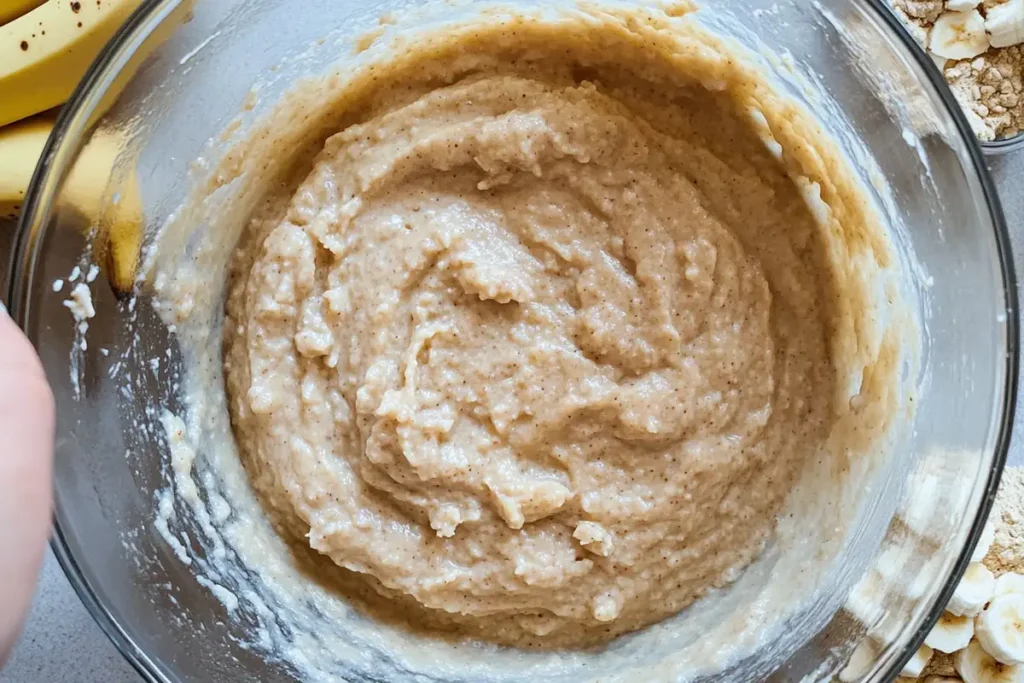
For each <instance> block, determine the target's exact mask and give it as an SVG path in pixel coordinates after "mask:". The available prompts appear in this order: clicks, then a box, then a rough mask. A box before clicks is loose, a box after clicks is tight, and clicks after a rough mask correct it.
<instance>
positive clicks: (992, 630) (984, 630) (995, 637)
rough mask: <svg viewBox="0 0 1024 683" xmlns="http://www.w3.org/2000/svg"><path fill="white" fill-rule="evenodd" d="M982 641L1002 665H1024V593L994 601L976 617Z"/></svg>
mask: <svg viewBox="0 0 1024 683" xmlns="http://www.w3.org/2000/svg"><path fill="white" fill-rule="evenodd" d="M974 626H975V630H976V632H977V636H978V642H979V643H980V644H981V647H982V648H984V650H985V652H987V653H988V654H990V655H992V657H993V659H995V660H996V661H997V662H1000V663H1001V664H1024V595H1018V594H1015V593H1011V594H1009V595H1001V596H999V597H998V598H995V599H994V600H992V602H991V603H990V604H989V606H988V607H987V608H986V609H985V611H984V612H982V613H981V614H979V615H978V618H977V619H976V620H975V624H974Z"/></svg>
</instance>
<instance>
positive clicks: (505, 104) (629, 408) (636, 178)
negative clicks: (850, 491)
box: [224, 13, 895, 647]
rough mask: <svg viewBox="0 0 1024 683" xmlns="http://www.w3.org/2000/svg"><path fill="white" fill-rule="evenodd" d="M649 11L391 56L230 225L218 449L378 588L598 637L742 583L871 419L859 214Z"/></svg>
mask: <svg viewBox="0 0 1024 683" xmlns="http://www.w3.org/2000/svg"><path fill="white" fill-rule="evenodd" d="M652 21H653V23H650V22H652ZM666 21H668V19H666ZM661 28H662V27H659V26H657V21H654V20H651V19H649V20H648V23H647V24H644V25H639V24H637V23H636V22H635V21H633V20H631V19H630V16H629V15H628V14H627V15H623V16H618V15H613V14H606V15H604V14H600V13H598V14H594V15H586V16H583V15H581V16H576V17H573V16H567V17H566V18H564V19H563V20H561V21H555V22H543V21H537V20H533V19H530V18H526V17H520V18H518V19H517V18H512V17H509V18H507V19H505V20H502V21H494V22H492V23H490V24H483V23H482V24H480V25H479V26H477V27H475V28H472V29H463V30H457V31H451V32H449V33H446V34H444V35H442V36H438V37H435V38H433V39H431V40H424V41H420V42H418V43H417V44H416V45H414V46H407V47H406V48H405V51H404V52H403V53H402V54H401V55H398V56H396V57H395V58H394V59H393V60H392V61H390V62H387V63H382V64H378V65H376V66H374V67H373V68H371V69H370V70H369V71H368V72H367V73H366V74H365V75H364V77H362V78H359V79H355V80H353V81H352V82H350V83H342V84H339V86H338V87H339V88H342V92H341V94H338V93H335V94H334V101H333V104H332V106H334V107H336V108H337V111H336V113H335V115H334V117H335V119H336V122H337V126H336V128H335V129H334V130H336V131H338V132H337V133H336V134H334V135H332V136H331V137H329V138H327V139H326V142H322V143H321V144H322V149H320V151H319V152H318V153H317V154H316V157H315V160H314V161H313V163H312V166H310V165H309V164H308V163H307V164H305V165H303V164H301V163H300V164H297V167H298V168H299V169H300V170H299V172H298V175H297V176H295V178H294V179H292V180H288V179H287V178H286V179H285V180H283V181H282V182H280V183H277V184H276V185H274V187H275V188H276V189H274V190H273V191H270V192H268V193H267V194H266V196H265V197H263V200H262V203H261V207H262V208H260V209H259V210H258V211H257V212H256V214H255V217H254V218H252V220H251V222H250V224H249V226H248V228H247V229H246V231H245V232H244V234H243V236H242V239H241V242H240V246H239V249H238V251H237V252H236V255H235V257H234V264H233V267H232V270H233V275H232V281H231V282H232V284H231V288H230V292H229V296H228V303H227V320H226V322H225V325H224V330H225V347H224V348H225V360H224V362H225V376H226V382H227V389H228V397H229V405H230V410H231V413H232V420H233V426H234V430H235V435H236V439H237V442H238V447H239V451H240V454H241V457H242V459H243V462H244V463H245V465H246V469H247V471H248V474H249V477H250V480H251V482H252V484H253V486H254V488H255V489H256V491H257V493H258V494H259V495H260V498H261V500H262V501H263V504H264V506H265V508H266V510H267V511H268V513H269V514H270V516H271V518H272V519H273V521H274V523H275V525H276V526H277V527H278V528H279V529H280V530H281V531H283V532H284V533H285V534H286V535H287V536H289V537H290V538H292V539H295V540H296V541H297V542H299V543H303V544H308V546H309V547H310V548H312V549H313V550H315V551H316V552H317V553H320V554H322V555H323V556H326V557H327V558H330V560H332V561H333V563H334V564H335V565H336V568H335V569H336V571H337V572H339V573H340V574H342V575H344V576H345V577H346V581H347V582H348V585H353V586H356V588H354V589H353V591H354V592H357V593H361V594H363V595H364V596H365V595H367V594H369V595H371V596H373V597H371V598H370V599H369V602H370V603H371V604H372V603H375V602H377V603H382V604H389V603H390V604H399V605H401V606H402V610H403V612H404V614H405V616H406V617H407V618H408V619H410V620H411V621H412V622H414V623H417V624H422V625H427V626H431V627H436V628H443V629H447V630H455V631H457V632H459V633H465V634H469V635H471V636H475V637H481V638H485V639H490V640H493V641H496V642H499V643H504V644H511V645H516V646H524V647H538V646H539V647H554V646H585V645H591V644H595V643H599V642H603V641H606V640H608V639H610V638H612V637H614V636H616V635H618V634H621V633H624V632H627V631H631V630H634V629H638V628H640V627H643V626H645V625H648V624H651V623H653V622H656V621H659V620H661V619H663V618H665V617H667V616H669V615H671V614H673V613H675V612H677V611H679V610H680V609H682V608H684V607H686V606H687V605H688V604H690V603H691V602H693V601H694V600H695V599H697V598H699V597H700V596H702V595H703V594H705V593H706V592H707V591H709V590H710V589H713V588H715V587H720V586H723V585H725V584H728V583H730V582H731V581H734V580H735V579H736V578H737V577H738V576H739V574H740V572H741V570H742V569H743V568H744V567H745V566H747V565H748V564H749V563H750V562H751V561H752V560H753V559H754V558H756V556H757V555H758V554H759V553H760V552H761V551H762V549H763V548H764V546H765V544H766V542H767V541H768V540H769V538H770V536H771V535H772V533H773V530H774V529H775V526H776V519H777V515H778V514H780V511H782V510H783V505H784V503H785V502H786V500H787V497H788V495H789V494H790V492H791V489H792V488H793V486H794V482H795V481H796V480H797V478H798V477H799V475H800V473H801V472H802V471H803V470H804V468H806V467H808V466H810V465H811V464H813V463H818V465H820V464H821V461H822V459H831V460H832V461H833V463H832V464H829V465H828V466H827V467H826V469H829V470H836V471H842V470H844V469H845V468H846V467H847V461H846V458H847V457H848V456H849V455H850V454H852V453H854V452H856V451H858V449H863V448H864V447H865V446H869V445H870V444H872V443H874V441H875V440H876V439H877V438H878V437H879V435H881V434H883V433H884V431H885V429H886V427H887V426H888V423H889V420H890V417H891V414H892V410H893V404H892V403H891V399H892V392H893V391H894V388H893V387H894V377H895V373H892V372H889V370H890V369H891V368H890V365H891V361H892V357H891V354H889V353H888V352H887V351H886V350H885V349H886V348H888V347H886V346H885V345H882V347H881V348H882V350H880V347H879V344H878V341H877V339H874V341H869V337H870V335H868V334H866V333H865V330H866V329H867V328H866V327H864V326H863V321H862V318H861V316H863V315H864V314H865V311H866V310H867V309H868V307H869V303H868V302H872V301H874V300H875V299H876V295H875V294H874V293H872V292H871V291H869V285H868V282H871V283H872V285H877V284H878V281H877V280H874V281H873V282H872V281H871V279H870V278H871V276H870V274H868V275H867V276H863V273H862V272H860V271H858V270H857V269H855V268H853V267H851V265H850V263H851V260H852V259H853V258H854V257H856V258H858V259H862V260H863V259H864V258H865V256H867V257H868V258H869V260H871V263H872V264H873V265H874V264H877V265H878V266H879V267H881V268H884V267H887V266H888V265H889V263H888V260H889V257H890V254H889V251H888V244H887V242H886V240H885V238H884V234H883V232H882V230H881V229H880V228H879V227H878V226H876V225H874V224H872V222H871V220H870V219H869V218H868V217H867V214H866V213H864V207H863V206H862V200H861V197H860V195H858V194H857V193H856V192H855V191H854V185H853V182H852V180H850V179H847V178H846V177H845V176H844V169H843V168H842V167H841V166H839V163H840V162H838V161H837V160H836V159H834V158H832V157H831V156H830V154H829V153H828V150H827V148H826V147H823V146H821V145H820V144H818V143H819V142H820V136H821V134H820V133H819V132H818V131H817V130H815V129H814V127H813V125H812V124H811V123H810V122H809V120H807V119H802V118H800V117H798V116H795V115H794V114H793V110H790V109H787V107H786V105H785V104H783V102H782V101H781V100H778V99H777V98H775V97H774V95H772V94H771V93H770V91H768V90H767V89H766V88H765V86H764V83H763V80H762V75H761V74H758V73H756V72H755V71H753V70H751V69H750V68H748V67H746V66H743V65H742V64H741V63H740V62H739V61H737V60H734V59H732V58H731V56H730V55H729V54H728V53H727V52H722V51H719V50H716V49H714V48H715V44H714V43H713V42H711V40H710V39H709V38H704V37H702V36H701V34H699V33H694V34H693V35H686V34H680V33H679V32H678V31H675V32H671V31H663V30H661ZM322 139H323V138H321V140H322ZM280 153H281V154H282V155H286V154H288V153H290V150H280ZM310 169H311V170H310ZM863 272H867V271H863ZM858 325H861V327H860V328H859V330H858ZM889 351H892V349H889ZM855 366H857V367H859V369H858V370H855V371H852V372H853V374H855V375H856V376H857V380H856V382H855V383H854V384H855V385H856V386H855V387H854V389H853V390H852V392H851V390H850V389H849V386H850V379H849V377H850V374H851V370H850V369H851V368H852V367H855ZM858 392H859V395H858ZM851 394H852V395H853V397H854V400H853V401H852V402H851V401H849V400H848V399H849V398H850V396H851ZM858 411H859V412H858Z"/></svg>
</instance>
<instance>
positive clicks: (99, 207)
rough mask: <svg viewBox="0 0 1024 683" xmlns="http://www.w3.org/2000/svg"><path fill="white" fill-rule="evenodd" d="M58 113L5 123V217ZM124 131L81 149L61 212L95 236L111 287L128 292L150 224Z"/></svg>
mask: <svg viewBox="0 0 1024 683" xmlns="http://www.w3.org/2000/svg"><path fill="white" fill-rule="evenodd" d="M54 118H55V116H54V115H53V114H46V115H40V116H34V117H32V118H30V119H26V120H25V121H19V122H18V123H16V124H12V125H10V126H5V127H4V128H0V217H4V216H6V217H11V216H12V215H17V211H19V210H20V208H21V206H20V205H21V202H22V201H23V200H24V196H25V188H26V187H27V186H28V183H29V180H30V178H31V175H32V171H33V169H34V168H35V163H36V161H37V160H38V159H39V156H40V154H42V151H43V146H44V145H45V144H46V140H47V138H48V137H49V135H50V131H51V130H52V129H53V122H54ZM125 142H126V141H125V140H124V139H123V137H121V136H119V135H117V134H113V133H107V132H100V133H97V134H95V135H93V136H92V138H90V140H89V142H88V143H87V144H86V146H85V147H84V148H83V149H82V150H81V152H80V153H79V155H78V157H77V158H76V160H75V164H74V166H73V167H72V169H71V171H70V172H69V173H68V175H67V178H66V179H65V181H64V184H63V186H62V188H61V191H60V194H59V201H60V203H59V204H58V205H57V206H56V207H54V210H55V212H56V215H66V214H65V212H67V211H72V212H74V214H75V216H74V220H75V221H76V222H78V223H80V224H81V226H82V229H83V231H84V232H85V233H86V234H87V236H88V237H89V238H90V239H91V240H92V246H93V252H94V254H95V255H96V256H95V257H96V259H97V260H98V261H99V262H100V263H102V264H103V266H104V271H105V273H106V275H107V279H108V280H109V282H110V285H111V287H113V289H114V291H115V292H117V293H122V294H124V293H128V292H130V291H131V289H132V286H133V283H134V282H135V274H136V271H137V270H138V265H139V255H140V252H141V249H142V240H143V233H144V227H145V217H144V213H143V209H142V195H141V192H140V189H139V183H138V178H137V174H136V171H135V160H134V158H133V155H132V152H131V150H130V147H129V146H128V145H127V144H125Z"/></svg>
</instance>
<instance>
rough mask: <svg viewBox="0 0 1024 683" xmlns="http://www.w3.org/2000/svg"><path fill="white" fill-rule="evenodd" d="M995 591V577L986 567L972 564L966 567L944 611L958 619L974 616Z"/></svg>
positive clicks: (977, 563)
mask: <svg viewBox="0 0 1024 683" xmlns="http://www.w3.org/2000/svg"><path fill="white" fill-rule="evenodd" d="M995 589H996V577H994V576H993V575H992V572H990V571H989V570H988V567H986V566H985V565H983V564H981V563H980V562H972V563H971V564H969V565H967V571H966V572H964V576H963V578H962V579H960V583H959V584H958V585H957V587H956V590H955V591H954V592H953V597H951V598H950V599H949V604H948V605H946V611H948V612H951V613H953V614H955V615H956V616H958V617H964V616H967V617H973V616H976V615H977V614H978V613H979V612H980V611H981V610H982V608H983V607H984V606H985V603H986V602H988V601H989V600H990V599H991V598H992V593H993V592H995Z"/></svg>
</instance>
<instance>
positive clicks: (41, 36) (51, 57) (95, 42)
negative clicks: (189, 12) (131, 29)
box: [0, 0, 141, 126]
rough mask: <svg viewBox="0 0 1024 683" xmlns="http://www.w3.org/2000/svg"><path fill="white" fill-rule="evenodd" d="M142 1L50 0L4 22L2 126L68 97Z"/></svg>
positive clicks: (0, 31) (0, 35) (0, 43)
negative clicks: (100, 52)
mask: <svg viewBox="0 0 1024 683" xmlns="http://www.w3.org/2000/svg"><path fill="white" fill-rule="evenodd" d="M140 2H141V0H98V1H96V0H47V1H46V2H45V3H43V4H42V5H40V6H39V7H36V8H35V9H34V10H32V11H30V12H28V13H27V14H23V15H21V16H20V17H18V18H17V19H15V20H13V21H11V22H9V23H7V24H4V25H3V26H0V126H3V125H6V124H8V123H11V122H13V121H17V120H19V119H22V118H25V117H26V116H31V115H32V114H38V113H39V112H41V111H45V110H47V109H51V108H53V107H56V106H57V105H59V104H61V103H62V102H64V101H65V100H67V98H68V96H69V95H70V94H71V92H72V91H73V90H74V89H75V86H76V85H77V84H78V81H79V80H80V79H81V78H82V76H83V75H84V74H85V71H86V70H87V69H88V68H89V65H90V64H91V63H92V61H93V59H94V58H95V57H96V55H97V54H98V53H99V51H100V49H102V48H103V46H104V45H106V43H107V41H108V40H110V37H111V36H112V35H114V33H115V32H116V31H117V29H118V28H119V27H120V26H121V24H122V23H123V22H124V20H125V19H127V18H128V15H129V14H131V12H132V11H133V10H134V9H135V8H136V7H138V5H139V3H140Z"/></svg>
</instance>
